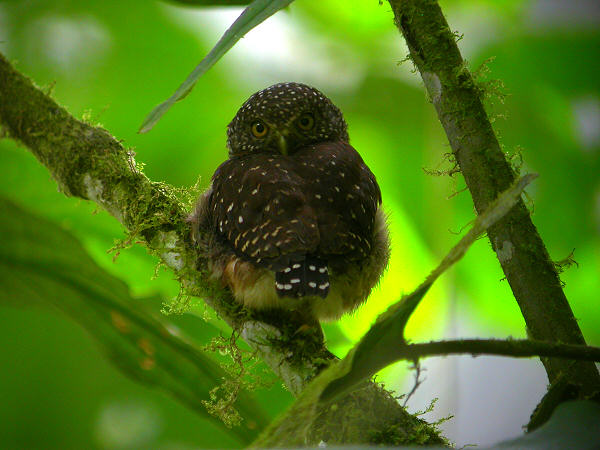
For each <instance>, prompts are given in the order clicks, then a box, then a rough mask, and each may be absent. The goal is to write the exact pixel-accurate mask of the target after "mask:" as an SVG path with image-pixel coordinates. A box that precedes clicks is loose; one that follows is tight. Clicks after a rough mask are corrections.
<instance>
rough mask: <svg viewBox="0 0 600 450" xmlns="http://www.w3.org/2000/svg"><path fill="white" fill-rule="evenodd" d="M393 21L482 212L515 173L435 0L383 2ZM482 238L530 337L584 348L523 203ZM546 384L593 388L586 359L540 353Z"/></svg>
mask: <svg viewBox="0 0 600 450" xmlns="http://www.w3.org/2000/svg"><path fill="white" fill-rule="evenodd" d="M389 2H390V5H391V6H392V10H393V12H394V17H395V22H396V25H397V27H398V29H399V30H400V32H401V33H402V35H403V36H404V38H405V40H406V43H407V45H408V48H409V50H410V59H411V60H412V61H413V63H414V64H415V66H416V67H417V69H418V70H419V72H420V73H421V76H422V78H423V81H424V83H425V87H426V89H427V92H428V94H429V97H430V99H431V101H432V103H433V105H434V107H435V109H436V111H437V114H438V118H439V120H440V122H441V123H442V126H443V127H444V130H445V131H446V135H447V137H448V140H449V142H450V146H451V147H452V151H453V153H454V155H455V157H456V160H457V162H458V164H459V167H460V170H461V172H462V174H463V176H464V178H465V181H466V184H467V186H468V188H469V191H470V192H471V196H472V198H473V203H474V204H475V208H476V209H477V212H478V213H481V212H483V211H485V209H486V208H487V207H488V205H489V204H490V203H491V202H492V201H493V200H494V199H495V198H496V197H497V196H498V194H499V193H500V192H502V191H504V190H505V189H507V188H508V186H510V185H511V184H512V183H513V181H514V179H515V177H514V174H513V171H512V169H511V166H510V163H509V162H508V161H507V160H506V158H505V157H504V154H503V153H502V151H501V149H500V145H499V144H498V140H497V138H496V136H495V134H494V131H493V129H492V126H491V123H490V120H489V118H488V116H487V114H486V112H485V109H484V105H483V103H482V100H481V98H482V92H481V90H480V89H479V87H478V86H477V84H476V83H475V81H474V80H473V76H472V74H471V72H470V71H469V70H468V69H467V67H466V63H465V61H464V60H463V59H462V56H461V54H460V52H459V49H458V46H457V45H456V36H455V34H454V33H452V31H451V30H450V28H449V26H448V23H447V22H446V19H445V18H444V15H443V14H442V11H441V9H440V7H439V5H438V2H437V1H436V0H389ZM488 237H489V240H490V242H491V244H492V248H493V249H494V251H495V252H496V255H497V257H498V260H499V262H500V264H501V266H502V269H503V271H504V274H505V275H506V279H507V280H508V282H509V284H510V287H511V289H512V292H513V294H514V296H515V299H516V300H517V302H518V304H519V307H520V308H521V312H522V314H523V317H524V319H525V323H526V325H527V331H528V335H529V337H530V338H532V339H534V340H537V341H547V342H562V343H568V344H578V345H585V340H584V338H583V335H582V333H581V330H580V328H579V326H578V324H577V321H576V320H575V318H574V316H573V312H572V311H571V308H570V306H569V303H568V301H567V299H566V297H565V294H564V292H563V290H562V286H561V283H560V279H559V277H558V274H557V272H556V269H555V267H554V265H553V264H552V261H551V260H550V258H549V256H548V252H547V250H546V247H545V245H544V243H543V241H542V239H541V238H540V236H539V234H538V232H537V230H536V228H535V226H534V225H533V223H532V221H531V217H530V214H529V211H528V210H527V208H526V207H525V205H524V204H523V202H522V201H519V202H518V203H517V205H516V206H515V207H514V208H513V209H512V211H511V212H509V213H508V214H507V215H506V216H505V217H504V218H503V219H502V220H500V221H499V222H498V223H496V224H495V225H494V226H492V227H490V229H489V230H488ZM541 360H542V362H543V364H544V367H545V369H546V372H547V374H548V379H549V380H550V382H551V383H553V382H554V381H556V380H557V379H559V378H560V377H561V376H564V375H565V374H568V378H569V379H570V380H571V382H572V383H573V384H575V385H577V386H578V387H579V396H580V397H586V396H590V395H592V394H593V393H594V392H596V391H598V390H599V389H600V375H599V374H598V370H597V369H596V366H595V365H594V364H593V363H592V362H589V361H578V362H576V363H572V362H571V361H566V360H564V359H559V358H546V357H543V358H541Z"/></svg>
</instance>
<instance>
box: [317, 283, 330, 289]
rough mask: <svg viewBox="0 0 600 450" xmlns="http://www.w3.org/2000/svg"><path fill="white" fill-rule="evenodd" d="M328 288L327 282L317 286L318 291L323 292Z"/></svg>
mask: <svg viewBox="0 0 600 450" xmlns="http://www.w3.org/2000/svg"><path fill="white" fill-rule="evenodd" d="M328 287H329V281H326V282H325V283H323V284H320V285H319V289H322V290H325V289H327V288H328Z"/></svg>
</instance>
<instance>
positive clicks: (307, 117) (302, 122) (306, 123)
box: [298, 113, 315, 131]
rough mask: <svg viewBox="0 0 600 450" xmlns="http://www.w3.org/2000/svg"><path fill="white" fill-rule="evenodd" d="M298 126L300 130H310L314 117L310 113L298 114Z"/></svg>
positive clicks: (313, 123) (313, 124)
mask: <svg viewBox="0 0 600 450" xmlns="http://www.w3.org/2000/svg"><path fill="white" fill-rule="evenodd" d="M298 126H299V127H300V129H302V130H305V131H307V130H310V129H311V128H312V127H314V126H315V119H314V118H313V116H312V114H309V113H304V114H302V115H301V116H300V118H299V119H298Z"/></svg>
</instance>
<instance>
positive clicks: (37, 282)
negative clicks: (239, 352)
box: [0, 197, 267, 443]
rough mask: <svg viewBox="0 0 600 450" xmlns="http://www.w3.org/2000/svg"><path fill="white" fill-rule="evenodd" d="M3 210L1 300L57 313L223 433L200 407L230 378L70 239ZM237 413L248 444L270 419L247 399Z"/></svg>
mask: <svg viewBox="0 0 600 450" xmlns="http://www.w3.org/2000/svg"><path fill="white" fill-rule="evenodd" d="M0 210H1V211H2V214H1V215H0V236H2V245H0V290H1V292H2V293H3V295H2V297H1V298H3V299H8V301H9V302H11V304H16V305H29V304H31V303H33V302H35V303H37V304H41V305H48V304H50V305H52V306H54V307H56V308H58V309H59V310H61V311H63V312H65V313H66V314H68V315H69V316H71V318H73V319H74V320H75V321H76V322H78V323H79V324H80V325H81V326H83V328H84V329H85V330H86V331H88V332H89V333H90V334H91V335H92V336H93V337H94V338H96V340H97V341H98V342H99V344H100V346H101V347H102V348H103V350H104V351H105V352H106V353H107V355H108V356H109V357H110V359H111V360H112V361H113V363H114V364H115V365H116V366H118V367H119V368H120V369H121V370H122V371H123V372H124V373H125V374H126V375H128V376H130V377H131V378H133V379H135V380H136V381H138V382H140V383H144V384H147V385H150V386H156V387H159V388H161V389H163V390H165V391H167V392H168V393H170V394H171V395H173V396H174V397H176V398H177V399H179V400H180V401H181V402H183V403H184V404H186V405H187V406H189V407H190V408H192V409H193V410H194V411H196V412H198V413H199V414H201V415H203V416H207V417H209V418H210V419H211V420H213V421H215V422H216V423H217V424H219V425H220V426H225V425H224V423H223V422H222V420H220V419H218V418H215V417H213V416H210V415H209V414H208V412H207V409H206V407H205V406H204V403H203V402H205V401H207V400H209V398H210V394H209V393H210V391H211V389H213V388H215V387H216V386H218V385H220V384H221V383H222V382H223V380H224V379H225V378H227V374H226V372H225V371H224V370H223V369H222V368H221V367H220V366H219V365H218V364H217V363H216V362H215V361H214V360H213V358H211V357H210V356H209V355H208V354H207V353H203V352H202V351H200V350H199V349H198V348H197V347H195V346H194V345H192V344H191V343H190V342H188V341H187V340H186V339H185V338H184V337H183V336H181V333H180V332H179V331H178V330H177V328H176V327H174V326H173V325H172V324H170V323H168V322H167V321H166V320H165V318H164V317H161V316H159V315H153V314H151V313H150V311H148V310H147V308H145V306H146V305H143V304H142V303H141V302H140V301H138V300H136V299H134V298H132V297H131V295H130V293H129V289H128V287H127V285H126V284H125V283H123V282H122V281H121V280H119V279H118V278H115V277H114V276H112V275H111V274H109V273H108V272H106V271H105V270H103V269H102V268H100V267H99V266H98V265H97V264H96V263H95V262H94V261H93V260H92V258H91V257H90V256H88V254H87V253H86V251H85V250H84V248H83V247H82V246H81V244H80V243H79V242H78V241H77V240H76V239H75V238H74V237H73V236H72V235H71V234H70V233H68V232H66V231H65V230H63V229H62V228H60V227H59V226H57V225H55V224H54V223H52V222H50V221H48V220H46V219H43V218H40V217H37V216H34V215H32V214H30V213H28V212H26V211H24V210H23V209H21V208H19V207H17V206H16V205H15V204H13V203H11V202H10V201H8V200H6V199H4V198H2V197H0ZM235 408H236V410H237V411H238V412H239V413H240V415H241V416H242V417H243V418H244V419H245V422H243V423H242V426H236V427H234V428H232V429H231V430H228V433H231V434H232V435H235V436H236V437H237V438H238V439H240V440H241V441H242V442H244V443H248V442H250V441H251V440H252V439H253V438H254V437H255V435H256V433H257V431H258V430H260V429H262V428H263V427H264V426H266V424H267V419H266V418H265V416H264V414H263V412H262V411H261V410H260V408H259V407H258V406H257V404H256V403H255V402H254V401H253V400H251V399H250V397H249V396H248V395H247V394H245V393H240V395H239V396H238V400H237V402H236V404H235Z"/></svg>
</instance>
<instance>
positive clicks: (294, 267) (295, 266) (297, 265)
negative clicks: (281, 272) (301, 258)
mask: <svg viewBox="0 0 600 450" xmlns="http://www.w3.org/2000/svg"><path fill="white" fill-rule="evenodd" d="M299 268H300V264H294V265H292V269H299Z"/></svg>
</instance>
